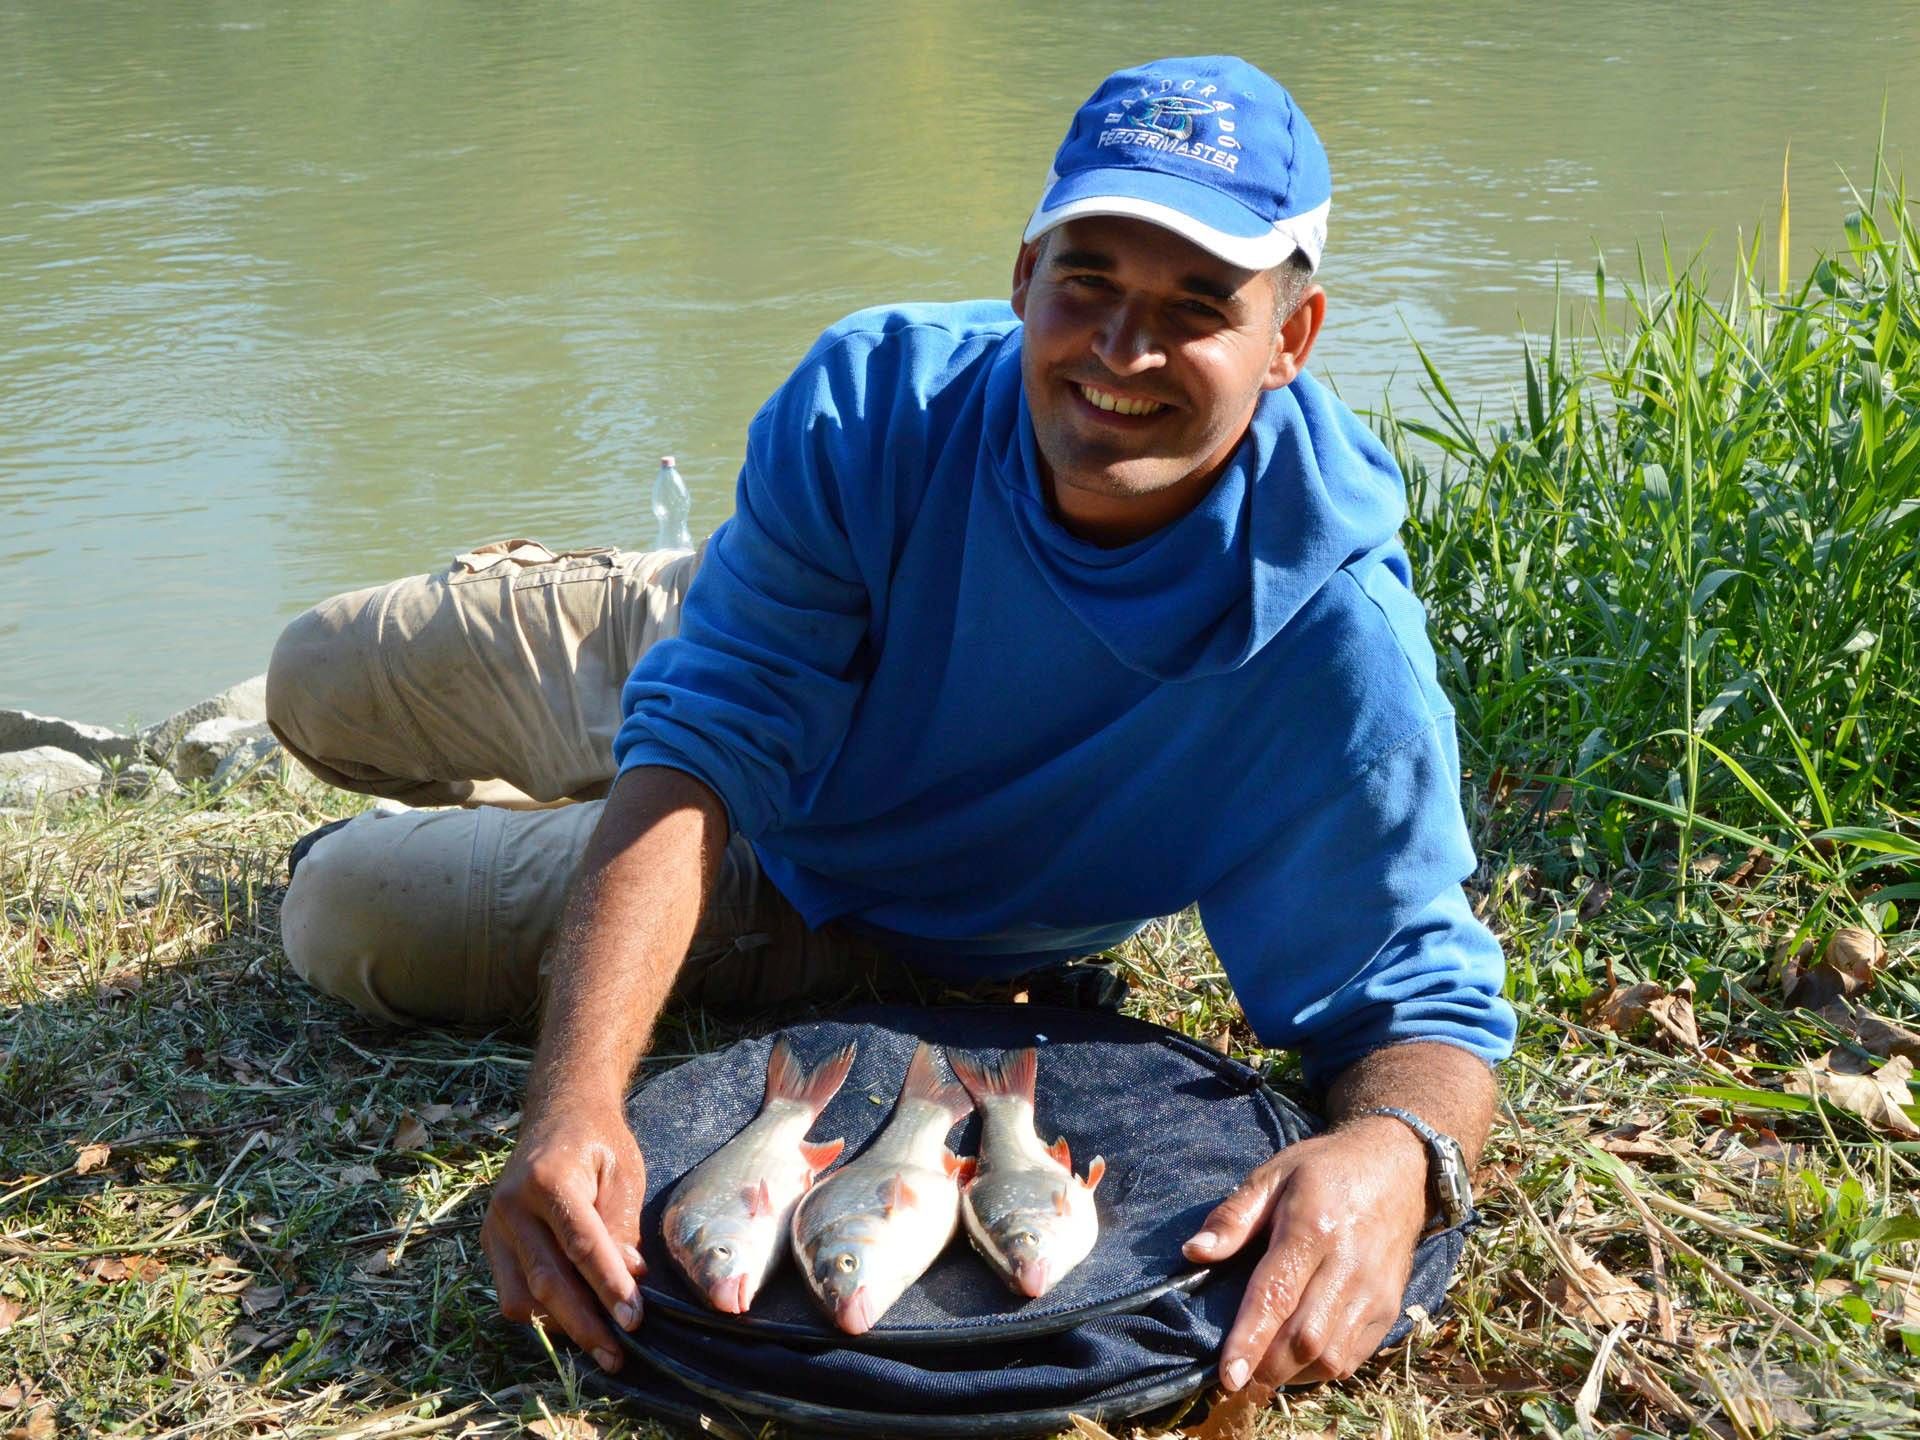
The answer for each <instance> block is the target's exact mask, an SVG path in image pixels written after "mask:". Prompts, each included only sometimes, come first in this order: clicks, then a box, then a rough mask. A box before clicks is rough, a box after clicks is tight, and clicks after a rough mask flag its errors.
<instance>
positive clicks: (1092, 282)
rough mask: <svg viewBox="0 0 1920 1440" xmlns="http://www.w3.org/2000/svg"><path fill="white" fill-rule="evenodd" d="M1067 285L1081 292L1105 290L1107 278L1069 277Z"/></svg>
mask: <svg viewBox="0 0 1920 1440" xmlns="http://www.w3.org/2000/svg"><path fill="white" fill-rule="evenodd" d="M1067 283H1068V284H1069V285H1072V286H1074V287H1075V288H1076V289H1080V290H1105V289H1106V288H1107V277H1106V276H1104V275H1069V276H1068V277H1067Z"/></svg>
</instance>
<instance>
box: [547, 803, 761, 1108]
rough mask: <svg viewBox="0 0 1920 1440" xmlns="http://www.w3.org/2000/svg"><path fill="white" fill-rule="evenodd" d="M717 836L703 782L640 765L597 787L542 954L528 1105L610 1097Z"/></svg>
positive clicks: (683, 943) (640, 1035) (671, 969)
mask: <svg viewBox="0 0 1920 1440" xmlns="http://www.w3.org/2000/svg"><path fill="white" fill-rule="evenodd" d="M726 844H727V813H726V809H725V807H724V806H723V805H722V804H721V802H720V799H719V797H718V796H716V795H715V794H714V793H713V791H712V790H710V789H708V788H707V787H706V786H705V785H703V784H701V783H700V782H699V781H698V780H695V779H694V778H693V777H692V776H690V775H686V774H683V773H681V772H680V771H678V770H670V769H665V768H660V767H640V768H638V769H634V770H630V771H628V772H627V773H626V774H624V775H622V776H621V777H620V779H619V780H618V782H617V783H616V784H615V785H614V787H613V791H612V793H611V794H609V795H608V797H607V802H606V809H605V811H604V812H603V813H602V815H601V817H600V824H599V826H598V828H596V829H595V831H594V834H593V839H592V840H591V841H590V842H589V843H588V845H587V852H586V854H585V856H584V857H583V858H582V860H581V862H580V870H579V873H578V874H577V875H576V876H575V878H574V883H573V887H572V889H571V891H570V892H569V894H568V897H567V906H566V912H565V915H564V916H563V917H562V920H561V924H560V933H559V936H558V938H557V939H556V941H555V944H554V949H553V954H552V956H551V958H550V960H549V962H548V967H547V969H548V976H547V995H546V1003H545V1009H544V1013H543V1016H542V1019H541V1024H540V1045H539V1049H538V1051H537V1052H536V1054H535V1056H534V1063H533V1069H532V1073H531V1074H530V1076H529V1078H528V1085H527V1107H528V1110H529V1111H530V1112H532V1113H538V1112H539V1111H540V1110H541V1109H542V1108H544V1106H545V1105H546V1104H547V1102H548V1100H549V1098H550V1097H552V1096H554V1095H555V1094H559V1093H564V1094H571V1095H575V1096H582V1097H585V1096H593V1097H599V1098H605V1097H608V1096H614V1097H617V1096H618V1095H620V1094H621V1093H623V1092H624V1091H625V1089H626V1085H627V1081H628V1079H629V1078H630V1077H631V1075H632V1072H633V1067H634V1065H635V1063H636V1062H637V1061H638V1060H639V1058H640V1057H641V1056H642V1055H643V1054H645V1053H646V1047H647V1045H648V1044H649V1043H650V1041H651V1040H652V1036H653V1026H654V1022H655V1021H656V1020H657V1019H658V1018H659V1015H660V1011H661V1009H662V1007H664V1006H665V1004H666V1002H667V997H668V995H669V994H671V993H672V990H673V984H674V979H675V977H676V976H677V975H678V974H679V970H680V966H681V964H682V963H683V962H684V961H685V959H686V954H687V947H688V946H689V945H690V944H691V943H692V940H693V934H694V929H695V927H696V925H698V923H699V920H700V910H701V907H702V906H703V905H704V904H705V901H706V897H707V895H708V893H709V892H710V891H711V890H712V888H713V882H714V876H715V875H716V873H717V872H718V870H719V866H720V857H721V854H722V853H723V852H724V850H725V849H726Z"/></svg>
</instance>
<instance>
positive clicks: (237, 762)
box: [182, 733, 305, 795]
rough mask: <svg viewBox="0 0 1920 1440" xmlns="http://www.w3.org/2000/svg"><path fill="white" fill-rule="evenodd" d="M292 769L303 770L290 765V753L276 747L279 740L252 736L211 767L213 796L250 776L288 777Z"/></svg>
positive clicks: (278, 746) (269, 736) (301, 772)
mask: <svg viewBox="0 0 1920 1440" xmlns="http://www.w3.org/2000/svg"><path fill="white" fill-rule="evenodd" d="M182 749H184V745H182ZM294 770H300V774H305V770H301V768H300V766H296V764H294V760H292V756H290V755H288V753H286V751H282V749H280V741H276V739H275V737H273V735H271V733H267V735H255V737H252V739H246V741H242V743H240V745H236V747H234V749H230V751H228V753H227V755H225V756H221V762H219V764H217V766H215V768H213V793H215V795H217V793H221V791H227V789H232V787H234V785H238V783H242V781H246V780H252V778H253V776H261V778H267V776H271V778H275V780H288V778H290V772H294Z"/></svg>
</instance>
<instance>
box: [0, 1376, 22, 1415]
mask: <svg viewBox="0 0 1920 1440" xmlns="http://www.w3.org/2000/svg"><path fill="white" fill-rule="evenodd" d="M26 1400H27V1392H26V1391H25V1390H23V1389H22V1388H21V1387H20V1382H19V1381H18V1380H16V1381H14V1382H13V1383H12V1384H11V1385H9V1386H7V1388H6V1389H4V1390H0V1410H18V1409H19V1408H20V1407H21V1406H22V1405H24V1404H25V1403H26Z"/></svg>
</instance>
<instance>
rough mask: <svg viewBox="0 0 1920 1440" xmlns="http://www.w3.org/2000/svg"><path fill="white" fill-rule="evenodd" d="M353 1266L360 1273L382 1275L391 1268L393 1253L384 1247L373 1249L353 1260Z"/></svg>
mask: <svg viewBox="0 0 1920 1440" xmlns="http://www.w3.org/2000/svg"><path fill="white" fill-rule="evenodd" d="M353 1268H354V1269H355V1270H357V1271H359V1272H360V1273H361V1274H362V1275H384V1274H386V1273H387V1272H388V1271H389V1270H391V1269H393V1255H392V1254H391V1253H390V1252H389V1251H387V1250H385V1249H380V1250H375V1251H373V1252H372V1253H371V1254H368V1255H362V1256H361V1257H360V1258H359V1259H358V1260H356V1261H354V1262H353Z"/></svg>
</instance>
